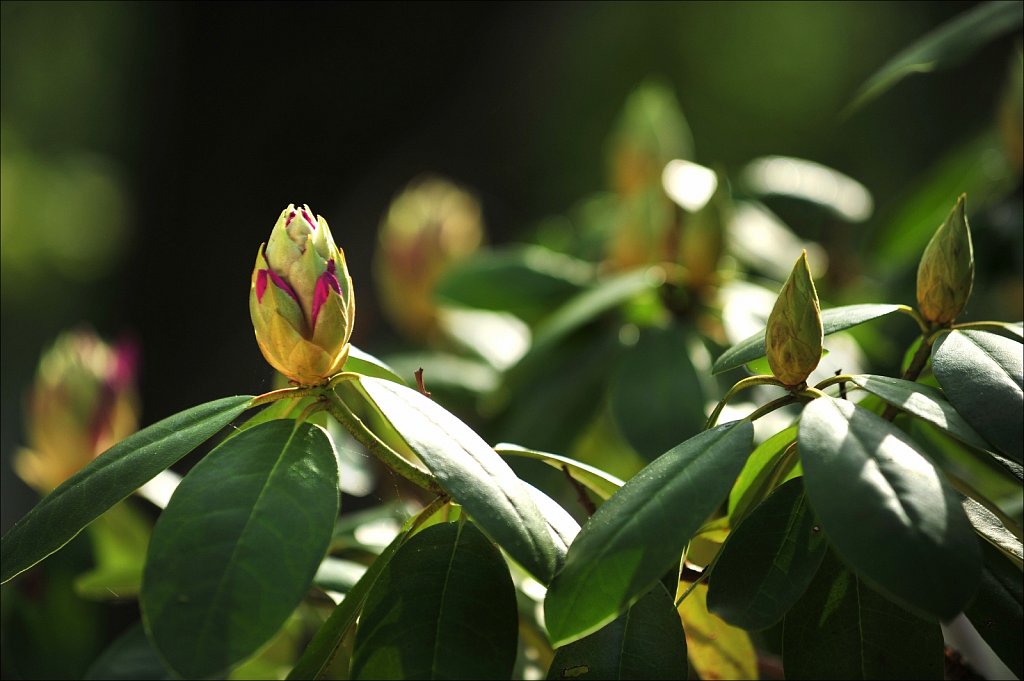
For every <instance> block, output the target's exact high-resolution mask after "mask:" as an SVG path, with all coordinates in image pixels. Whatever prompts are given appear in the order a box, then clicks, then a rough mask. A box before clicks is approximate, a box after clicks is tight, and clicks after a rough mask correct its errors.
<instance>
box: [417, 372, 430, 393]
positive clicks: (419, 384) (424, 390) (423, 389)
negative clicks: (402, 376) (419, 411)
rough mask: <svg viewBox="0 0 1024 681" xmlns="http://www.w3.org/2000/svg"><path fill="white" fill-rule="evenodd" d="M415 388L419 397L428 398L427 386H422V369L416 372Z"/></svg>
mask: <svg viewBox="0 0 1024 681" xmlns="http://www.w3.org/2000/svg"><path fill="white" fill-rule="evenodd" d="M416 387H417V388H418V389H419V391H420V394H421V395H423V396H424V397H430V391H429V390H427V386H425V385H424V384H423V367H420V368H419V369H417V370H416Z"/></svg>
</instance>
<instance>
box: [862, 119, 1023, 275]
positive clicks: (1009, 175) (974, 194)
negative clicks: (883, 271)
mask: <svg viewBox="0 0 1024 681" xmlns="http://www.w3.org/2000/svg"><path fill="white" fill-rule="evenodd" d="M1016 177H1017V174H1016V172H1015V171H1014V169H1013V167H1012V166H1011V165H1010V162H1009V160H1008V159H1007V156H1006V151H1005V146H1004V143H1003V140H1002V138H1001V137H1000V136H999V133H998V131H996V130H994V129H990V130H986V131H984V132H983V133H981V134H980V135H978V136H976V137H973V138H971V139H968V140H967V141H966V142H964V143H963V144H962V145H960V146H958V147H956V148H955V149H953V150H952V151H951V152H950V153H949V154H948V155H946V156H945V157H944V158H942V159H940V160H939V162H938V163H936V164H935V165H934V166H933V167H932V169H931V170H930V171H929V172H928V173H926V174H924V175H922V176H921V178H920V180H919V181H918V182H917V184H916V185H915V186H914V188H913V189H912V190H911V192H910V193H909V194H908V196H907V197H906V199H904V201H903V202H902V203H900V204H897V208H895V209H894V210H893V211H891V212H889V213H887V215H886V216H885V217H883V218H882V219H881V220H880V224H881V225H882V226H881V228H880V229H879V230H878V231H877V232H875V234H874V235H873V236H872V241H873V243H872V250H871V252H872V253H873V254H874V259H875V261H876V262H877V263H879V265H881V266H883V267H886V268H890V269H893V270H897V269H903V268H907V267H910V266H912V265H914V264H915V263H916V262H917V260H918V259H919V258H920V257H921V252H922V251H924V248H925V246H926V245H927V243H928V240H929V239H931V237H932V235H933V234H934V233H935V230H936V229H937V228H938V226H939V225H941V224H942V221H943V220H945V219H946V216H947V215H948V214H949V205H950V202H951V201H952V200H953V199H954V197H957V196H959V195H960V194H967V196H968V198H969V199H970V201H971V206H972V210H973V211H974V212H975V213H977V212H979V211H982V210H984V209H985V208H987V207H988V206H990V205H992V204H993V203H994V202H995V201H997V200H999V199H1001V198H1002V197H1004V196H1006V194H1007V193H1008V192H1010V191H1012V189H1013V187H1014V186H1016Z"/></svg>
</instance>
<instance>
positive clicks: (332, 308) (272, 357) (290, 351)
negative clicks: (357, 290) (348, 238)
mask: <svg viewBox="0 0 1024 681" xmlns="http://www.w3.org/2000/svg"><path fill="white" fill-rule="evenodd" d="M249 313H250V315H251V316H252V323H253V327H254V328H255V330H256V342H257V343H258V344H259V346H260V350H262V351H263V356H264V357H265V358H266V359H267V361H268V362H270V364H271V365H272V366H273V367H274V368H275V369H277V370H278V371H280V372H281V373H282V374H284V375H285V376H287V377H288V378H289V379H291V380H293V381H295V382H296V383H299V384H301V385H316V384H318V383H322V382H323V381H325V380H326V379H328V378H330V377H331V376H333V375H334V374H336V373H338V372H340V371H341V367H342V366H343V365H344V364H345V360H346V359H348V348H349V345H348V343H349V338H351V336H352V326H353V322H354V320H355V298H354V297H353V295H352V279H351V277H350V276H349V274H348V266H347V265H346V263H345V253H344V251H342V250H341V249H339V248H338V247H337V246H336V245H335V243H334V237H333V236H331V230H330V228H329V227H328V226H327V221H326V220H324V219H323V218H322V217H320V216H316V217H315V218H314V214H313V211H311V210H310V208H309V206H301V207H298V208H296V207H295V206H294V205H289V206H288V207H287V208H285V209H284V211H283V212H282V213H281V217H279V218H278V220H277V224H275V225H274V229H273V231H272V232H271V234H270V240H269V241H268V242H267V243H266V244H263V245H261V246H260V249H259V252H258V253H257V254H256V266H255V267H254V268H253V271H252V281H251V284H250V287H249Z"/></svg>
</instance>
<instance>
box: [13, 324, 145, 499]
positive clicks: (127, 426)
mask: <svg viewBox="0 0 1024 681" xmlns="http://www.w3.org/2000/svg"><path fill="white" fill-rule="evenodd" d="M137 354H138V353H137V351H136V348H135V346H134V344H132V343H130V342H122V343H120V344H118V346H117V347H115V348H111V347H110V346H109V345H107V344H106V343H104V342H103V341H102V340H100V339H99V338H98V337H97V336H96V335H95V334H94V333H93V332H92V331H87V330H78V331H70V332H66V333H64V334H62V335H61V336H60V337H59V338H58V339H57V340H56V342H55V343H54V344H53V346H52V347H51V348H50V349H49V350H47V351H46V352H45V353H44V354H43V356H42V359H40V361H39V369H38V370H37V372H36V378H35V383H34V384H33V386H32V390H31V392H30V394H29V398H28V413H27V419H26V420H27V430H28V438H29V447H28V448H25V449H22V450H21V451H19V452H18V455H17V457H16V458H15V461H14V470H15V472H17V474H18V477H20V478H21V479H22V480H24V481H25V482H26V483H27V484H28V485H30V486H32V487H33V488H35V489H36V490H38V491H39V492H40V493H42V494H47V493H48V492H50V491H51V490H52V489H53V488H55V487H57V486H58V485H60V484H61V483H62V482H64V481H65V480H67V479H68V478H69V477H71V475H72V474H74V473H75V472H76V471H78V469H80V468H82V467H83V466H85V465H86V464H87V463H89V462H90V461H92V460H93V459H94V458H95V457H96V455H97V454H101V453H102V452H104V451H106V450H107V449H108V448H110V447H111V446H112V445H114V444H116V443H117V442H119V441H120V440H123V439H124V438H125V437H127V436H128V435H131V434H132V433H134V432H135V430H136V429H137V428H138V411H139V409H138V397H137V394H136V391H135V366H136V360H137Z"/></svg>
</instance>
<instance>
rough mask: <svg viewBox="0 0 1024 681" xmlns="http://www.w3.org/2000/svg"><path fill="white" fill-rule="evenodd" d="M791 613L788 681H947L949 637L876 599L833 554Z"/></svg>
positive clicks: (786, 637)
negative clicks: (945, 657) (945, 664)
mask: <svg viewBox="0 0 1024 681" xmlns="http://www.w3.org/2000/svg"><path fill="white" fill-rule="evenodd" d="M826 554H827V555H826V556H825V558H824V560H822V562H821V566H820V567H819V568H818V574H817V575H816V576H815V577H814V580H813V581H812V582H811V584H810V586H809V587H808V588H807V591H806V592H805V593H804V595H803V597H802V598H801V599H800V600H799V601H798V602H797V603H796V605H795V606H794V607H793V609H792V610H790V611H789V613H788V614H787V615H786V620H785V624H784V627H783V637H782V664H783V666H784V667H785V669H786V678H787V679H941V678H942V677H943V675H942V670H943V664H942V659H943V649H942V631H941V630H940V629H939V625H938V623H937V622H935V623H929V622H925V621H924V620H922V619H919V618H918V617H916V616H915V615H913V614H911V613H909V612H907V611H906V610H904V609H903V608H901V607H899V606H898V605H896V604H895V603H892V602H891V601H889V600H888V599H886V598H883V597H882V596H881V595H879V594H877V593H875V591H873V590H872V589H871V588H870V587H869V586H868V585H867V584H865V583H864V582H863V581H861V580H860V579H858V578H857V575H855V574H854V573H853V572H851V571H850V570H848V569H846V567H845V566H844V565H843V563H842V561H840V560H839V558H837V557H836V556H835V554H834V553H832V552H831V551H828V552H826Z"/></svg>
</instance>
